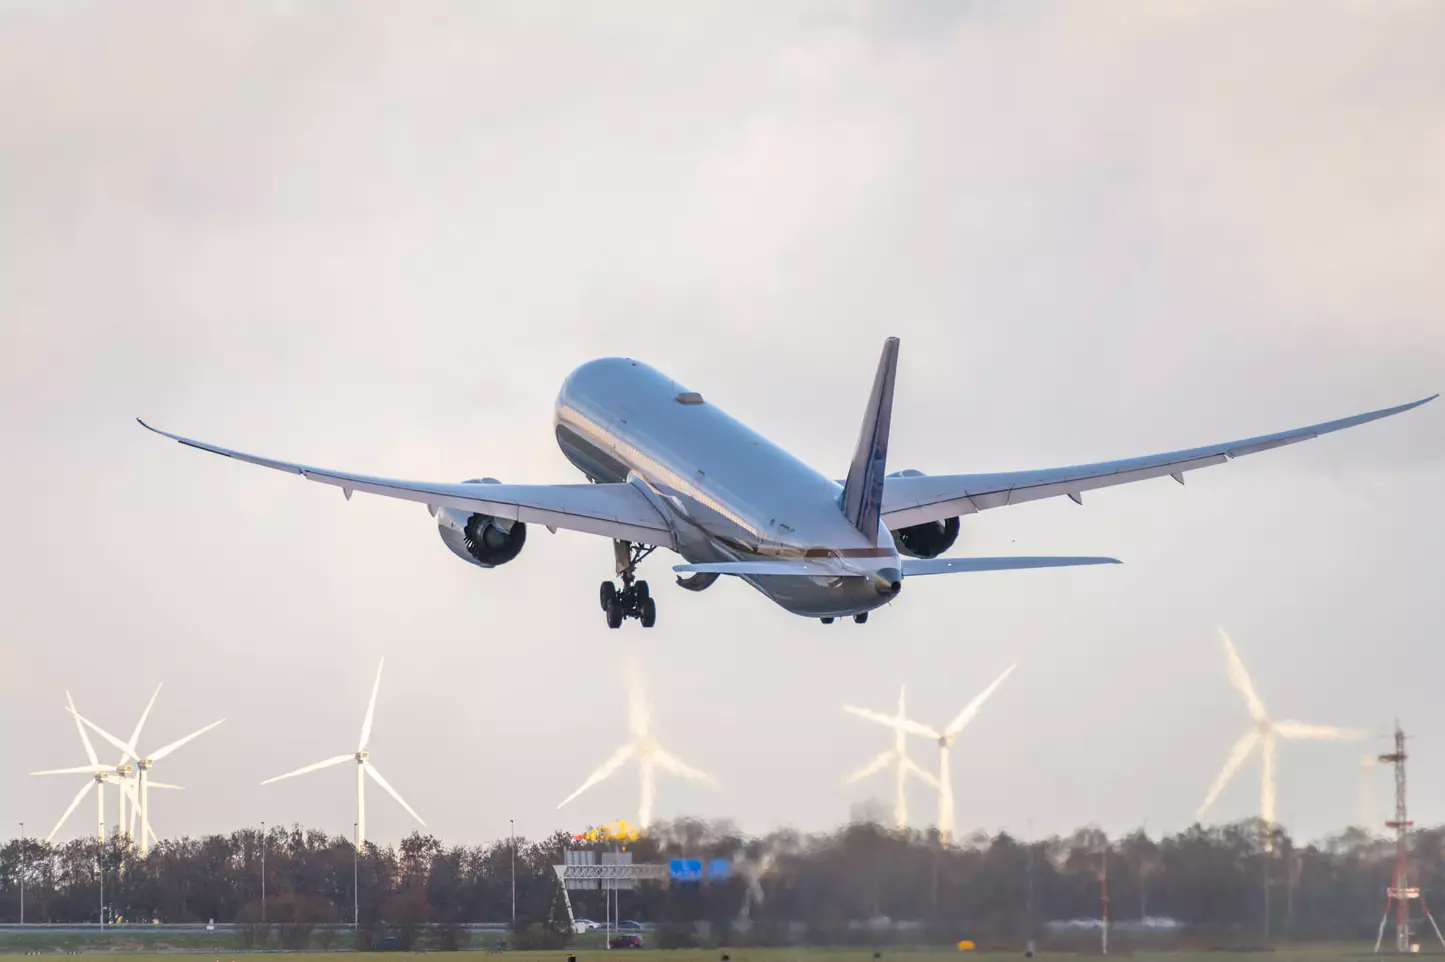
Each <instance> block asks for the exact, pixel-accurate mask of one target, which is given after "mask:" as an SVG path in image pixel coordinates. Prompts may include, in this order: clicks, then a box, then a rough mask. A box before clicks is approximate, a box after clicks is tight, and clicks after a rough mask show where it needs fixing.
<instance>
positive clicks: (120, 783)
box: [31, 687, 179, 842]
mask: <svg viewBox="0 0 1445 962" xmlns="http://www.w3.org/2000/svg"><path fill="white" fill-rule="evenodd" d="M156 694H157V695H158V694H160V688H159V687H157V688H156ZM155 700H156V696H155V695H152V696H151V700H150V705H154V704H155ZM65 701H66V705H67V708H68V710H69V711H70V713H71V716H72V717H73V718H74V719H75V730H76V731H77V732H78V733H79V734H80V744H81V745H82V747H84V748H85V755H86V758H88V759H89V760H90V764H88V765H79V766H76V767H74V768H52V769H48V770H46V771H43V772H31V774H32V775H89V776H90V780H89V781H88V782H86V784H85V785H84V786H83V787H82V788H81V790H80V791H79V792H78V793H76V796H75V798H74V800H73V801H72V802H71V803H70V807H69V808H67V809H66V810H65V814H64V815H62V816H60V821H58V822H56V823H55V827H54V828H53V829H51V830H50V834H49V835H47V836H46V837H45V840H46V841H47V842H49V841H52V840H53V839H54V838H55V836H56V834H57V833H59V831H60V829H61V828H62V827H64V825H65V822H66V819H68V818H70V815H71V813H72V812H74V811H75V809H76V808H77V807H78V806H79V805H80V803H81V801H82V800H83V799H84V798H85V796H86V795H87V794H89V792H90V790H91V789H92V788H94V789H96V795H97V797H96V838H97V839H98V840H99V841H102V842H103V841H105V786H106V783H107V782H109V781H110V780H111V779H112V778H114V779H115V780H116V808H117V818H116V825H117V831H120V832H125V831H126V806H125V802H126V799H127V798H130V800H131V803H132V804H131V814H132V815H134V813H135V804H134V803H135V789H134V788H133V787H132V786H131V785H129V784H128V783H127V782H128V779H129V778H130V777H131V775H132V774H133V773H134V769H133V768H132V767H131V766H130V765H129V764H127V761H126V757H125V755H124V753H122V754H121V757H120V760H119V761H118V762H116V763H115V764H114V765H102V764H101V763H100V759H99V758H97V757H96V754H95V746H94V745H92V744H91V741H90V736H89V735H87V734H86V733H85V725H84V724H83V723H82V722H81V720H80V715H79V714H77V713H76V711H75V699H74V698H72V697H71V696H70V692H68V691H67V692H66V693H65ZM150 705H147V706H146V710H145V712H143V713H142V714H141V718H140V721H139V722H137V723H136V727H135V732H134V733H133V734H132V735H131V740H132V741H134V740H135V739H136V738H137V737H139V735H140V730H141V726H142V725H144V724H145V720H146V716H147V715H149V714H150ZM156 787H162V786H156ZM163 787H166V788H178V787H179V786H176V785H166V786H163Z"/></svg>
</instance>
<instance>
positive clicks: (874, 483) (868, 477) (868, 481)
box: [842, 337, 898, 545]
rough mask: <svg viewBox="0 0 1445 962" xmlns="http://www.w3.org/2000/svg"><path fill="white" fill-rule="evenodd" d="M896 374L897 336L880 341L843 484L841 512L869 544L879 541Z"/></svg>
mask: <svg viewBox="0 0 1445 962" xmlns="http://www.w3.org/2000/svg"><path fill="white" fill-rule="evenodd" d="M897 375H898V338H896V337H890V338H888V340H886V341H884V342H883V354H882V356H881V357H879V358H878V373H877V374H876V375H874V377H873V392H872V393H871V394H869V395H868V407H867V408H866V409H865V410H864V412H863V427H862V428H861V429H860V430H859V432H858V447H857V448H856V449H855V450H854V451H853V462H852V464H850V465H849V466H848V480H847V481H845V482H844V483H843V503H842V508H843V515H844V517H846V518H847V519H848V521H849V522H850V523H851V524H852V525H853V527H855V528H857V529H858V530H859V531H861V532H862V533H863V536H864V537H865V538H867V539H868V541H869V543H870V544H875V545H876V544H877V543H878V515H879V512H880V511H881V509H882V507H883V476H884V474H885V473H886V472H887V470H888V468H887V463H888V429H889V425H890V424H891V423H892V421H893V383H894V381H895V380H896V378H897Z"/></svg>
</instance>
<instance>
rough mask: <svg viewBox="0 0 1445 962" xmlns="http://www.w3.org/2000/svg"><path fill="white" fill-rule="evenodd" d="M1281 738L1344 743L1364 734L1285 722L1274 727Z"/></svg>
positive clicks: (1344, 729)
mask: <svg viewBox="0 0 1445 962" xmlns="http://www.w3.org/2000/svg"><path fill="white" fill-rule="evenodd" d="M1274 730H1275V731H1276V732H1278V733H1279V737H1281V738H1310V739H1324V740H1327V741H1336V742H1346V741H1355V740H1357V739H1360V738H1364V737H1365V733H1364V732H1362V731H1357V730H1356V729H1353V728H1335V727H1334V726H1332V725H1307V724H1305V723H1304V722H1297V721H1285V722H1279V723H1278V724H1276V725H1275V726H1274Z"/></svg>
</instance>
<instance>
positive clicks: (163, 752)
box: [150, 718, 226, 762]
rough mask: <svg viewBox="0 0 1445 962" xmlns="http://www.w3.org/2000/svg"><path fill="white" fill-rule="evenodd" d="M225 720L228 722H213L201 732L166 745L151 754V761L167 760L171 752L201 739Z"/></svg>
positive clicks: (200, 730)
mask: <svg viewBox="0 0 1445 962" xmlns="http://www.w3.org/2000/svg"><path fill="white" fill-rule="evenodd" d="M225 720H226V719H224V718H222V719H221V720H220V721H213V722H211V723H210V724H209V725H207V726H206V727H205V728H202V729H199V730H197V731H193V732H191V733H190V734H189V735H187V736H186V737H185V738H177V739H176V740H175V741H173V742H171V743H170V744H169V745H166V746H164V747H162V748H157V749H156V750H155V751H153V752H151V754H150V760H151V761H153V762H158V761H160V760H161V759H162V758H165V757H166V756H167V755H169V754H170V753H171V752H173V751H175V750H176V749H177V748H180V747H181V746H182V745H184V744H185V743H186V742H188V741H191V740H192V739H195V738H200V737H201V736H202V735H204V734H205V733H206V732H208V731H210V730H211V729H212V728H215V727H216V726H217V725H219V724H221V722H224V721H225Z"/></svg>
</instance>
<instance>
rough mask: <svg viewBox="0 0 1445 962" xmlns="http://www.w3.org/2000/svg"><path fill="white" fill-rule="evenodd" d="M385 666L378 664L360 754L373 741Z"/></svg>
mask: <svg viewBox="0 0 1445 962" xmlns="http://www.w3.org/2000/svg"><path fill="white" fill-rule="evenodd" d="M385 666H386V659H385V658H383V659H381V660H380V661H379V662H377V663H376V681H375V682H373V683H372V685H371V701H369V702H367V703H366V717H365V718H363V719H362V721H361V742H360V744H358V745H357V746H356V750H357V751H359V752H364V751H366V743H367V742H369V741H371V720H372V719H373V718H375V717H376V693H377V692H378V691H380V690H381V669H382V668H383V667H385ZM417 821H421V819H417Z"/></svg>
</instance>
